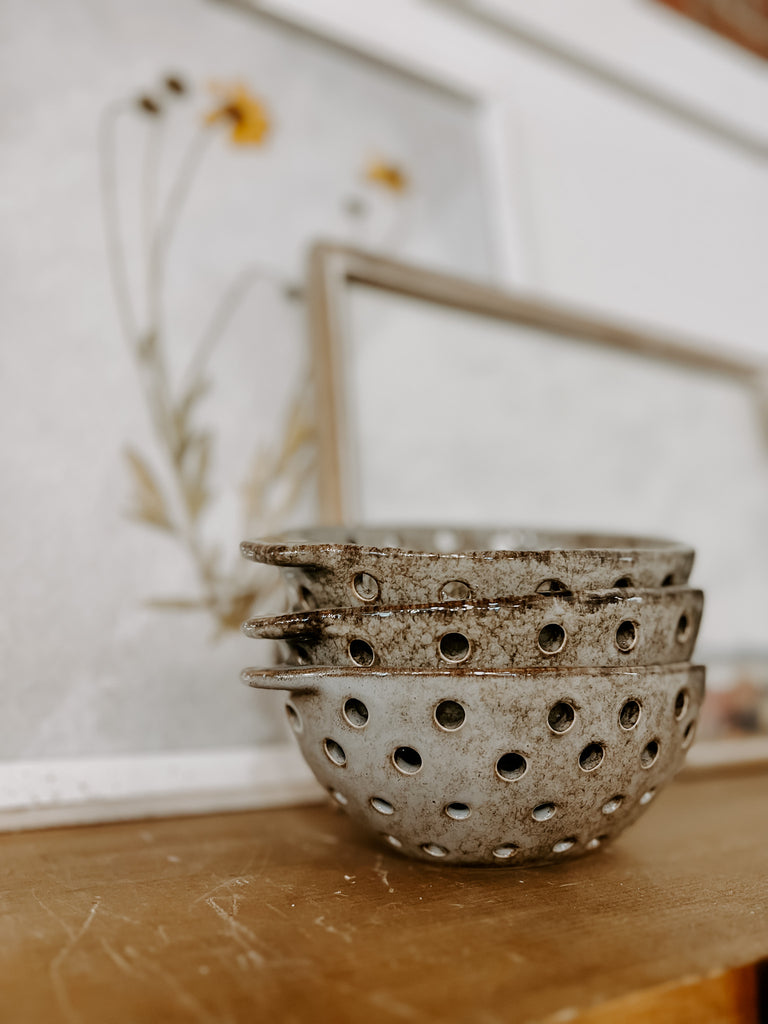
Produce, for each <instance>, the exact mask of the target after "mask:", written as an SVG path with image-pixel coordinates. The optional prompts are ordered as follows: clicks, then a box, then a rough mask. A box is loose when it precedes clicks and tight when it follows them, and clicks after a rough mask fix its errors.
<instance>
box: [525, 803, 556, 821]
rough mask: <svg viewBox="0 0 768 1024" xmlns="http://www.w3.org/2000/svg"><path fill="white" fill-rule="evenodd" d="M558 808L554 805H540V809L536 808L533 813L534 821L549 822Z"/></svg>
mask: <svg viewBox="0 0 768 1024" xmlns="http://www.w3.org/2000/svg"><path fill="white" fill-rule="evenodd" d="M556 810H557V808H556V807H555V805H554V804H539V806H538V807H534V808H533V811H532V812H531V817H532V818H533V820H534V821H549V819H550V818H553V817H554V815H555V811H556Z"/></svg>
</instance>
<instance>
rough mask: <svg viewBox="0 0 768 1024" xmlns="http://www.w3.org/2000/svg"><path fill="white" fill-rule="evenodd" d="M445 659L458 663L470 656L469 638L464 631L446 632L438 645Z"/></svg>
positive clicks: (441, 655)
mask: <svg viewBox="0 0 768 1024" xmlns="http://www.w3.org/2000/svg"><path fill="white" fill-rule="evenodd" d="M438 647H439V650H440V657H441V658H442V659H443V661H450V662H451V663H452V664H454V665H456V664H458V663H459V662H461V661H466V660H467V658H468V657H469V640H468V639H467V638H466V637H465V636H464V634H463V633H446V634H445V635H444V636H441V637H440V643H439V645H438Z"/></svg>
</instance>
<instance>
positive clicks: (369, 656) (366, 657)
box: [349, 637, 374, 668]
mask: <svg viewBox="0 0 768 1024" xmlns="http://www.w3.org/2000/svg"><path fill="white" fill-rule="evenodd" d="M349 656H350V658H351V659H352V661H354V663H355V664H356V665H360V666H362V667H363V668H365V667H366V665H372V664H373V659H374V653H373V648H372V647H371V645H370V644H369V643H368V641H367V640H361V639H360V638H359V637H356V638H355V639H354V640H352V641H351V642H350V644H349Z"/></svg>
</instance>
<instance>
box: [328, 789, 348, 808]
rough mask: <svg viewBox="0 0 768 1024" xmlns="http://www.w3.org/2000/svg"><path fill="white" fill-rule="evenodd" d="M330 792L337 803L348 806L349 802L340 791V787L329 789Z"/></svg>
mask: <svg viewBox="0 0 768 1024" xmlns="http://www.w3.org/2000/svg"><path fill="white" fill-rule="evenodd" d="M328 792H329V793H330V794H331V796H332V797H333V799H334V800H335V801H336V803H337V804H341V806H342V807H346V806H347V803H348V802H349V801H348V800H347V798H346V797H345V796H344V794H343V793H340V792H339V791H338V789H329V790H328Z"/></svg>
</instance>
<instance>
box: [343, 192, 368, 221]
mask: <svg viewBox="0 0 768 1024" xmlns="http://www.w3.org/2000/svg"><path fill="white" fill-rule="evenodd" d="M344 212H345V213H346V214H347V215H348V216H350V217H364V216H365V214H366V213H367V212H368V206H367V204H366V203H365V201H364V200H362V199H361V198H360V196H350V197H349V198H348V199H345V200H344Z"/></svg>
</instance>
